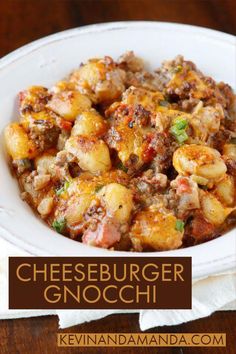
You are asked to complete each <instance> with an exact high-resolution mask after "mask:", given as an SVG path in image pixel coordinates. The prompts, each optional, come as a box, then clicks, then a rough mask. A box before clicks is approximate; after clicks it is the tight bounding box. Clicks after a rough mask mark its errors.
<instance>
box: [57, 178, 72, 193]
mask: <svg viewBox="0 0 236 354" xmlns="http://www.w3.org/2000/svg"><path fill="white" fill-rule="evenodd" d="M69 186H70V182H69V181H65V183H64V185H63V186H62V187H61V188H60V189H58V190H56V195H58V196H60V195H61V194H62V193H64V192H65V191H67V189H68V188H69Z"/></svg>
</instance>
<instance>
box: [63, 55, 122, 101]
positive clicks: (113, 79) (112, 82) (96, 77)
mask: <svg viewBox="0 0 236 354" xmlns="http://www.w3.org/2000/svg"><path fill="white" fill-rule="evenodd" d="M70 81H71V82H74V83H76V85H77V87H78V88H79V89H80V90H81V91H82V92H84V93H86V94H88V96H89V97H90V98H91V99H92V101H93V102H94V103H100V102H102V101H111V100H114V99H116V98H119V97H120V95H121V93H122V92H123V91H124V89H125V86H124V82H125V72H124V71H123V70H121V69H119V68H118V67H117V66H116V64H115V63H114V62H113V61H112V59H111V58H109V57H105V58H104V59H91V60H89V61H88V63H86V64H84V65H82V66H81V67H80V68H79V69H78V70H76V71H74V72H73V73H72V75H71V78H70Z"/></svg>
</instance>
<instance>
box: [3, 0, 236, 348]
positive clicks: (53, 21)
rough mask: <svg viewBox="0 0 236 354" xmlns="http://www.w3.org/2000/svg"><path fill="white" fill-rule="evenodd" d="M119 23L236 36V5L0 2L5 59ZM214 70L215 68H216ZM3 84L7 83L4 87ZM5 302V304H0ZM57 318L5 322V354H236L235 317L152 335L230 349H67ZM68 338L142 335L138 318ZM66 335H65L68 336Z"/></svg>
mask: <svg viewBox="0 0 236 354" xmlns="http://www.w3.org/2000/svg"><path fill="white" fill-rule="evenodd" d="M120 20H156V21H172V22H182V23H188V24H194V25H200V26H205V27H211V28H214V29H218V30H221V31H224V32H228V33H231V34H234V35H236V1H235V0H131V1H130V0H123V1H122V0H100V1H99V0H81V1H80V0H0V56H3V55H5V54H7V53H9V52H10V51H12V50H13V49H15V48H18V47H20V46H21V45H23V44H25V43H28V42H30V41H32V40H35V39H37V38H40V37H42V36H45V35H48V34H51V33H54V32H58V31H62V30H65V29H68V28H72V27H77V26H82V25H86V24H90V23H99V22H106V21H120ZM213 64H214V63H213ZM2 84H3V83H2ZM0 301H1V300H0ZM57 331H58V323H57V318H56V317H55V316H54V317H53V316H47V317H41V318H31V319H19V320H8V321H1V322H0V353H1V354H5V353H6V354H8V353H9V354H15V353H20V354H31V353H35V354H37V353H40V354H44V353H50V354H51V353H55V354H56V353H64V352H65V353H68V354H69V353H89V354H90V353H101V352H102V353H130V354H131V353H138V352H140V353H157V352H158V353H166V354H168V353H180V354H181V353H182V354H183V353H184V354H190V353H191V354H195V353H198V354H201V353H204V354H205V353H212V354H217V353H227V354H235V353H236V311H234V312H218V313H215V314H214V315H212V316H210V317H208V318H205V319H201V320H197V321H193V322H190V323H187V324H182V325H180V326H175V327H164V328H163V327H161V328H155V329H154V330H152V331H151V332H153V331H155V332H180V333H181V332H227V336H228V338H227V349H222V348H219V349H217V348H215V349H206V348H195V349H193V348H182V349H181V348H169V349H168V348H162V349H158V350H157V349H154V348H141V349H133V350H131V349H128V348H126V349H125V348H124V349H123V348H122V349H110V348H108V349H107V350H106V349H101V348H98V349H81V348H80V349H76V348H74V349H70V348H66V349H64V350H63V349H62V348H57V346H56V333H57ZM66 331H67V332H72V331H73V332H139V326H138V315H118V316H117V315H113V316H109V317H107V318H105V319H102V320H99V321H94V322H91V323H87V324H83V325H80V326H76V327H73V328H70V329H69V330H66ZM66 331H64V332H66Z"/></svg>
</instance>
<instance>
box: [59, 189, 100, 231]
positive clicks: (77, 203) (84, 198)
mask: <svg viewBox="0 0 236 354" xmlns="http://www.w3.org/2000/svg"><path fill="white" fill-rule="evenodd" d="M93 200H94V195H92V194H86V193H82V194H81V195H80V196H78V195H76V196H75V195H74V196H72V197H71V198H70V199H69V201H68V205H67V208H66V211H65V214H64V216H65V219H66V221H67V224H68V226H73V225H75V224H79V223H81V222H82V220H83V216H84V213H85V212H86V211H87V209H88V208H89V206H90V204H91V203H92V201H93Z"/></svg>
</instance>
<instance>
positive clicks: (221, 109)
mask: <svg viewBox="0 0 236 354" xmlns="http://www.w3.org/2000/svg"><path fill="white" fill-rule="evenodd" d="M18 113H19V122H14V123H10V124H9V125H8V126H7V127H6V128H5V142H6V147H7V151H8V153H9V155H10V157H11V164H12V167H13V169H14V171H15V174H16V177H17V179H18V181H19V184H20V188H21V191H22V198H23V199H24V200H26V201H27V202H28V203H29V204H30V205H31V206H32V208H33V209H34V210H35V211H36V212H37V213H38V214H39V215H40V216H41V217H42V218H43V219H44V220H45V221H46V222H47V223H48V225H49V226H51V227H53V228H54V229H55V230H56V231H57V232H59V233H61V234H63V235H65V236H67V237H70V238H72V239H74V240H76V241H79V242H83V243H85V244H88V245H92V246H97V247H102V248H107V249H115V250H127V251H148V250H153V251H154V250H156V251H162V250H170V249H176V248H180V247H186V246H190V245H194V244H197V243H200V242H204V241H207V240H210V239H212V238H215V237H217V236H219V235H221V234H222V233H223V232H225V231H226V230H228V229H229V228H232V227H234V226H235V224H236V198H235V181H236V96H235V94H234V92H233V90H232V89H231V87H230V86H229V85H227V84H225V83H222V82H220V83H216V82H215V81H214V80H213V79H212V78H209V77H207V76H205V75H204V74H203V73H201V72H200V71H199V70H198V69H197V68H196V66H195V64H193V63H192V62H190V61H186V60H184V58H183V57H182V56H178V57H176V58H175V59H174V60H171V61H165V62H164V63H163V64H162V66H161V67H160V68H158V69H157V70H156V71H155V72H153V73H150V72H147V71H146V70H145V68H144V65H143V62H142V60H141V59H140V58H138V57H136V56H135V55H134V53H133V52H127V53H125V54H124V55H122V56H121V57H120V58H119V59H118V60H117V61H116V62H115V61H114V60H113V59H112V58H110V57H108V56H105V57H104V58H102V59H91V60H89V61H88V62H87V63H85V64H82V65H81V66H80V67H79V68H78V69H77V70H75V71H73V72H72V73H71V75H70V76H69V77H68V78H67V79H66V80H64V81H60V82H58V83H56V84H55V86H53V87H51V88H49V89H47V88H45V87H42V86H32V87H30V88H28V89H27V90H25V91H22V92H20V93H19V112H18Z"/></svg>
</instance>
